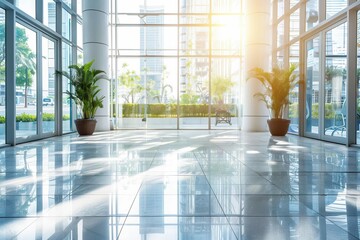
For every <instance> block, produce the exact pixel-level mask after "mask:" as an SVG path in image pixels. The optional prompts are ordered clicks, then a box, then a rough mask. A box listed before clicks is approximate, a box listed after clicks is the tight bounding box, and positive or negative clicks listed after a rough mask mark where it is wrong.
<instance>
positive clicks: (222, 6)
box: [211, 0, 241, 13]
mask: <svg viewBox="0 0 360 240" xmlns="http://www.w3.org/2000/svg"><path fill="white" fill-rule="evenodd" d="M211 6H212V12H213V13H232V12H235V13H238V12H240V11H241V1H239V0H229V1H214V0H212V2H211Z"/></svg>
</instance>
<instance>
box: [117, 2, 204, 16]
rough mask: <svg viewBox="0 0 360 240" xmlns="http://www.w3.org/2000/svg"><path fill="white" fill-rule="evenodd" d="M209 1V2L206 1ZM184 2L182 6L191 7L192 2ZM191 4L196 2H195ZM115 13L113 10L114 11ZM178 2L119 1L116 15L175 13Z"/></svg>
mask: <svg viewBox="0 0 360 240" xmlns="http://www.w3.org/2000/svg"><path fill="white" fill-rule="evenodd" d="M207 1H210V0H207ZM181 2H186V3H184V5H191V2H192V1H181ZM193 2H196V0H195V1H194V0H193ZM114 11H115V9H114ZM177 11H178V0H158V1H146V0H132V1H121V4H117V12H118V13H145V12H146V13H177Z"/></svg>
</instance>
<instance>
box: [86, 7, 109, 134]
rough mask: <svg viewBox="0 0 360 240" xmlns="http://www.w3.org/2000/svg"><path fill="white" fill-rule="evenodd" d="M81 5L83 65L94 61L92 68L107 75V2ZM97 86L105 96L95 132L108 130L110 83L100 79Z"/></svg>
mask: <svg viewBox="0 0 360 240" xmlns="http://www.w3.org/2000/svg"><path fill="white" fill-rule="evenodd" d="M82 5H83V10H82V13H83V29H84V32H83V38H84V63H86V62H90V61H92V60H95V62H94V64H93V68H96V69H100V70H104V71H105V72H106V74H107V75H109V64H108V61H109V60H108V59H109V55H108V49H109V40H108V16H109V1H107V0H83V2H82ZM98 85H99V87H100V89H101V91H100V93H99V95H100V96H105V99H104V102H103V104H104V107H103V108H99V109H98V110H97V112H96V114H95V119H96V120H97V123H96V129H95V131H108V130H110V116H109V115H110V107H109V99H110V87H109V86H110V83H109V81H108V80H104V79H102V80H100V81H99V82H98Z"/></svg>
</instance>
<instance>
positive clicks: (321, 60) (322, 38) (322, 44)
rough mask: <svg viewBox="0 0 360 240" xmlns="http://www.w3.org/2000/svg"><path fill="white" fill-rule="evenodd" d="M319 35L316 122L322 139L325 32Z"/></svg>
mask: <svg viewBox="0 0 360 240" xmlns="http://www.w3.org/2000/svg"><path fill="white" fill-rule="evenodd" d="M319 36H320V48H319V51H320V57H319V70H320V71H319V73H320V78H319V124H318V129H319V131H318V134H319V138H320V139H323V138H324V136H325V127H324V126H325V92H324V89H325V82H324V81H323V80H322V79H325V78H324V76H325V65H326V63H325V61H326V56H325V52H326V32H325V31H322V32H320V34H319Z"/></svg>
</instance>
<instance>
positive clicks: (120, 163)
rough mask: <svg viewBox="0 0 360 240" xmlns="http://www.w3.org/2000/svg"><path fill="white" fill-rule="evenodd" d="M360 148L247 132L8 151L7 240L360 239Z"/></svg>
mask: <svg viewBox="0 0 360 240" xmlns="http://www.w3.org/2000/svg"><path fill="white" fill-rule="evenodd" d="M359 160H360V149H358V148H346V147H345V146H341V145H335V144H330V143H325V142H320V141H315V140H311V139H305V138H299V137H297V136H292V135H289V136H287V137H280V138H273V137H270V136H269V134H268V133H244V132H240V131H237V130H214V131H207V130H203V131H189V130H184V131H176V130H171V131H145V130H138V131H130V130H129V131H111V132H105V133H96V134H95V135H94V136H90V137H78V136H77V135H75V134H73V135H67V136H63V137H58V138H52V139H46V140H43V141H37V142H32V143H28V144H23V145H19V146H16V147H9V148H4V149H0V171H1V173H0V174H1V175H0V177H1V180H0V191H1V192H0V203H1V204H0V239H13V238H16V239H86V240H88V239H101V240H102V239H126V240H127V239H130V240H137V239H139V240H143V239H182V240H189V239H190V240H203V239H204V240H209V239H213V240H218V239H221V240H232V239H246V240H247V239H260V240H267V239H274V240H283V239H284V240H285V239H302V240H303V239H311V240H312V239H337V240H342V239H358V238H359V228H360V223H359V222H360V221H359V220H360V218H359V213H360V201H359V200H360V192H359V190H358V189H359V187H360V164H359Z"/></svg>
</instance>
